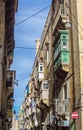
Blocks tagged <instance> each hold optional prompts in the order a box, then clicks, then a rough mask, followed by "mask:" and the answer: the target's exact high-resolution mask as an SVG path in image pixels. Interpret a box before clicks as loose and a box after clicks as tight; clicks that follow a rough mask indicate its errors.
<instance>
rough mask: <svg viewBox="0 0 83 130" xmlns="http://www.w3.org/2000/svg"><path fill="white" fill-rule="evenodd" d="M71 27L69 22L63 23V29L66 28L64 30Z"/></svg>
mask: <svg viewBox="0 0 83 130" xmlns="http://www.w3.org/2000/svg"><path fill="white" fill-rule="evenodd" d="M71 26H72V23H71V21H67V22H65V28H66V29H70V28H71Z"/></svg>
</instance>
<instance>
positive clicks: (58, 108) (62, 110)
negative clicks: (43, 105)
mask: <svg viewBox="0 0 83 130" xmlns="http://www.w3.org/2000/svg"><path fill="white" fill-rule="evenodd" d="M55 112H56V113H57V115H69V114H70V102H69V100H67V99H65V100H63V99H56V100H55Z"/></svg>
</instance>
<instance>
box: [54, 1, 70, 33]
mask: <svg viewBox="0 0 83 130" xmlns="http://www.w3.org/2000/svg"><path fill="white" fill-rule="evenodd" d="M52 10H53V13H52V14H53V30H52V33H54V31H55V29H56V26H57V23H59V22H61V23H62V24H64V23H65V22H66V21H67V19H68V15H67V10H68V8H67V5H66V1H65V0H64V1H61V2H60V1H59V0H55V1H53V5H52Z"/></svg>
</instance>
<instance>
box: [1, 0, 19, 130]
mask: <svg viewBox="0 0 83 130" xmlns="http://www.w3.org/2000/svg"><path fill="white" fill-rule="evenodd" d="M16 10H17V0H13V1H11V0H0V130H4V129H6V130H8V129H9V128H10V127H11V122H12V107H13V101H14V100H13V92H14V79H15V71H14V70H9V69H10V65H11V64H12V62H13V52H14V46H15V41H14V24H15V12H16Z"/></svg>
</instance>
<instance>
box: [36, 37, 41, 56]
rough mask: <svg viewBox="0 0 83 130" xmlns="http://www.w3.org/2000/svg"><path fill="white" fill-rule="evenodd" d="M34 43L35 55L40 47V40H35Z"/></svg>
mask: <svg viewBox="0 0 83 130" xmlns="http://www.w3.org/2000/svg"><path fill="white" fill-rule="evenodd" d="M35 43H36V54H37V52H38V49H39V46H40V40H39V39H37V40H35Z"/></svg>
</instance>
